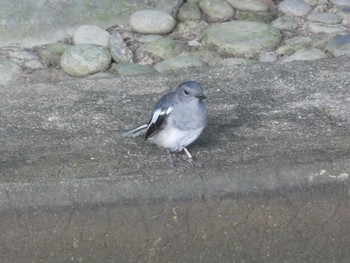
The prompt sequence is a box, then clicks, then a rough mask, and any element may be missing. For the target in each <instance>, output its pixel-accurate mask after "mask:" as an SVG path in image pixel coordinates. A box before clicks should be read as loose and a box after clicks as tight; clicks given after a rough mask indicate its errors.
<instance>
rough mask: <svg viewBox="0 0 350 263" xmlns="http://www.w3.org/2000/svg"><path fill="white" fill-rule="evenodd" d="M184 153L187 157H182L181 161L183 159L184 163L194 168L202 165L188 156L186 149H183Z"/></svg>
mask: <svg viewBox="0 0 350 263" xmlns="http://www.w3.org/2000/svg"><path fill="white" fill-rule="evenodd" d="M184 152H185V153H186V155H187V156H185V157H183V159H184V160H185V161H186V162H188V163H191V164H193V165H194V166H196V167H202V164H201V163H200V162H199V161H198V160H196V159H194V158H193V157H192V155H191V154H190V152H189V151H188V150H187V149H186V148H184Z"/></svg>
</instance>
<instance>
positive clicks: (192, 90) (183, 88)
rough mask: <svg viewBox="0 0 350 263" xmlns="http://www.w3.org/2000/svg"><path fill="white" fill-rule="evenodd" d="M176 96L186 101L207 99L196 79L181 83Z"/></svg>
mask: <svg viewBox="0 0 350 263" xmlns="http://www.w3.org/2000/svg"><path fill="white" fill-rule="evenodd" d="M176 96H177V97H178V98H179V99H180V100H184V101H191V100H204V99H206V96H205V95H204V94H203V89H202V86H201V85H200V84H199V83H198V82H195V81H186V82H183V83H181V84H180V85H179V86H178V88H177V90H176Z"/></svg>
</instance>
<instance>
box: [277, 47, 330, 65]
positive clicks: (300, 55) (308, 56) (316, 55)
mask: <svg viewBox="0 0 350 263" xmlns="http://www.w3.org/2000/svg"><path fill="white" fill-rule="evenodd" d="M327 57H328V56H327V55H326V53H324V52H323V51H322V50H320V49H318V48H305V49H300V50H297V51H295V53H294V54H293V55H291V56H289V57H287V58H285V59H284V60H283V62H290V61H295V60H317V59H321V58H327Z"/></svg>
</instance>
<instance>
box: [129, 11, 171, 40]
mask: <svg viewBox="0 0 350 263" xmlns="http://www.w3.org/2000/svg"><path fill="white" fill-rule="evenodd" d="M129 24H130V26H131V28H132V29H133V30H134V31H136V32H138V33H142V34H168V33H170V32H171V31H172V30H173V29H174V28H175V24H176V22H175V19H174V18H173V17H172V16H171V15H169V14H168V13H166V12H163V11H158V10H140V11H137V12H135V13H133V14H132V15H131V16H130V19H129Z"/></svg>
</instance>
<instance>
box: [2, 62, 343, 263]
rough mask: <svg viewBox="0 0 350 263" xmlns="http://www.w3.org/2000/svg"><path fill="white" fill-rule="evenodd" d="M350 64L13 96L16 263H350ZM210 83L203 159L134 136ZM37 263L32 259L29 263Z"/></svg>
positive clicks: (12, 91)
mask: <svg viewBox="0 0 350 263" xmlns="http://www.w3.org/2000/svg"><path fill="white" fill-rule="evenodd" d="M349 68H350V61H349V60H348V59H333V60H322V61H315V62H296V63H288V64H258V65H246V66H243V67H242V66H240V67H238V66H237V67H226V68H213V69H208V70H206V71H205V70H201V71H199V70H198V71H185V72H178V73H166V74H157V75H144V76H138V77H124V78H116V79H100V80H96V79H89V80H81V79H77V80H73V81H67V82H60V83H51V84H31V85H21V86H7V87H4V86H3V87H0V114H1V117H0V130H1V137H0V146H1V147H0V217H1V220H0V230H1V231H0V233H1V234H0V253H1V255H2V260H3V262H348V259H349V257H350V253H349V250H348V246H349V240H350V224H349V223H350V203H349V183H348V174H349V171H350V162H349V160H350V130H349V128H350V114H349V112H350V99H349V98H350V71H349ZM188 79H192V80H196V81H199V82H201V83H202V84H203V86H204V89H205V93H206V95H207V97H208V100H207V105H208V110H209V116H210V118H209V123H208V127H207V128H206V130H205V132H204V134H203V135H202V136H201V137H200V139H199V140H198V141H197V142H196V143H194V144H193V145H192V146H190V147H189V150H190V152H191V153H192V154H193V155H195V156H196V157H197V158H198V159H199V160H200V161H201V162H202V164H203V168H196V167H192V166H191V165H190V164H187V163H185V162H183V161H182V159H181V155H182V154H177V155H176V156H175V161H176V165H178V166H179V167H182V168H183V169H184V172H183V173H179V172H174V171H171V170H169V168H168V166H167V163H166V155H165V152H164V151H162V150H160V149H158V148H157V147H156V146H154V145H152V144H148V143H143V141H142V139H141V138H139V139H128V140H125V139H122V138H121V136H120V135H121V133H122V132H123V131H125V130H127V129H129V128H133V127H135V126H137V125H139V124H142V123H143V122H145V121H147V120H148V118H149V114H150V111H151V109H152V107H153V104H154V102H155V101H156V100H157V99H158V98H159V97H160V96H161V94H163V93H165V92H167V91H169V90H173V89H174V88H175V87H176V85H177V84H178V83H179V82H181V81H184V80H188ZM28 260H29V261H28Z"/></svg>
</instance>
